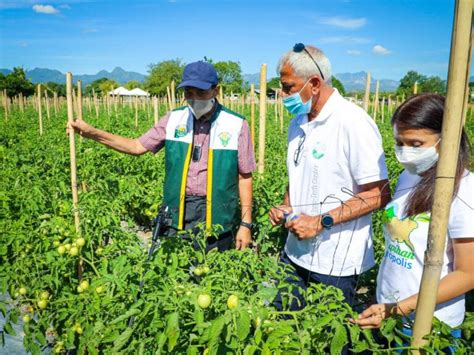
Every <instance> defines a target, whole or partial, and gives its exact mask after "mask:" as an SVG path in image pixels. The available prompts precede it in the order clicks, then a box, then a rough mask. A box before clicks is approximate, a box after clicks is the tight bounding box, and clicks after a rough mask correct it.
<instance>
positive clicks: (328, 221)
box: [321, 213, 334, 229]
mask: <svg viewBox="0 0 474 355" xmlns="http://www.w3.org/2000/svg"><path fill="white" fill-rule="evenodd" d="M321 225H322V226H323V227H324V229H331V228H332V226H333V225H334V218H333V217H332V216H331V215H330V214H329V213H325V214H323V215H322V216H321Z"/></svg>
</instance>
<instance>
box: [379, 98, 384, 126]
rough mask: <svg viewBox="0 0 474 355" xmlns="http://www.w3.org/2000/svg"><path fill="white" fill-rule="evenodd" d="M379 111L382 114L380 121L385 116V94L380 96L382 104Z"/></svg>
mask: <svg viewBox="0 0 474 355" xmlns="http://www.w3.org/2000/svg"><path fill="white" fill-rule="evenodd" d="M380 113H381V114H382V117H381V119H382V122H383V121H384V118H385V96H384V97H382V106H381V108H380Z"/></svg>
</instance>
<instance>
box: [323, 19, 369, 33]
mask: <svg viewBox="0 0 474 355" xmlns="http://www.w3.org/2000/svg"><path fill="white" fill-rule="evenodd" d="M319 23H322V24H323V25H329V26H334V27H339V28H347V29H351V30H354V29H356V28H361V27H364V26H365V25H366V24H367V19H366V18H365V17H360V18H347V17H339V16H335V17H324V18H322V19H320V20H319Z"/></svg>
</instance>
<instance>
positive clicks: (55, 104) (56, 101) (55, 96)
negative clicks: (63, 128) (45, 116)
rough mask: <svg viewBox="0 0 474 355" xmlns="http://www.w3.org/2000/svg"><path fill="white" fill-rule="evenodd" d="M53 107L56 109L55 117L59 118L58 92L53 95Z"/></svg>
mask: <svg viewBox="0 0 474 355" xmlns="http://www.w3.org/2000/svg"><path fill="white" fill-rule="evenodd" d="M53 107H54V115H55V116H56V117H57V116H58V110H59V105H58V93H57V92H54V93H53Z"/></svg>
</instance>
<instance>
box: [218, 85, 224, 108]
mask: <svg viewBox="0 0 474 355" xmlns="http://www.w3.org/2000/svg"><path fill="white" fill-rule="evenodd" d="M219 102H220V103H221V104H224V94H223V92H222V85H220V86H219Z"/></svg>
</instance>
